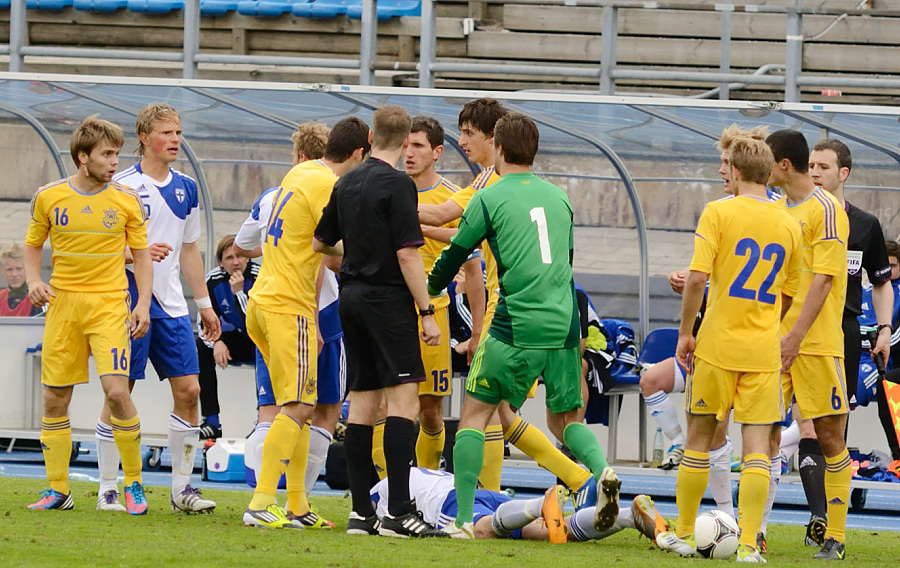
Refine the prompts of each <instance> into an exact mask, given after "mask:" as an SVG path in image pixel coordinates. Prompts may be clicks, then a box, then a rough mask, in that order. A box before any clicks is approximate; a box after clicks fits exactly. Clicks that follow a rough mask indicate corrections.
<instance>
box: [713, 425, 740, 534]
mask: <svg viewBox="0 0 900 568" xmlns="http://www.w3.org/2000/svg"><path fill="white" fill-rule="evenodd" d="M709 492H710V493H712V496H713V499H715V500H716V507H717V508H718V509H719V510H721V511H724V512H726V513H728V514H729V515H731V516H732V517H734V501H733V499H732V497H731V440H729V439H727V438H726V439H725V444H723V445H722V447H721V448H716V449H714V450H710V452H709Z"/></svg>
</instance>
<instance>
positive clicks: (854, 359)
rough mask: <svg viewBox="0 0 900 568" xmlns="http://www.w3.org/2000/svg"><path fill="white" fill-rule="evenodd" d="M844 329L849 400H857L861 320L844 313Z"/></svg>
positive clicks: (845, 369)
mask: <svg viewBox="0 0 900 568" xmlns="http://www.w3.org/2000/svg"><path fill="white" fill-rule="evenodd" d="M841 328H842V329H843V331H844V377H845V378H846V379H847V400H856V386H857V383H858V382H859V357H860V352H861V351H862V345H861V342H862V337H861V335H862V334H861V333H860V332H859V320H857V319H856V317H854V316H852V315H850V316H848V315H847V314H844V317H843V319H842V320H841Z"/></svg>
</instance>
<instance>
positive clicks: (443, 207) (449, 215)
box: [419, 200, 463, 227]
mask: <svg viewBox="0 0 900 568" xmlns="http://www.w3.org/2000/svg"><path fill="white" fill-rule="evenodd" d="M462 214H463V209H462V207H460V206H459V205H457V204H456V203H454V202H453V201H449V200H448V201H445V202H443V203H441V204H440V205H424V204H423V205H419V222H420V223H422V224H423V225H431V226H432V227H440V226H441V225H445V224H447V223H449V222H450V221H455V220H456V219H459V218H460V217H462Z"/></svg>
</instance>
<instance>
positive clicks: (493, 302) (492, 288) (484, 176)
mask: <svg viewBox="0 0 900 568" xmlns="http://www.w3.org/2000/svg"><path fill="white" fill-rule="evenodd" d="M497 181H500V176H499V175H498V174H497V170H496V169H494V166H490V167H487V168H485V169H484V170H482V171H481V173H480V174H478V175H477V176H475V180H474V181H473V182H472V184H471V185H469V186H467V187H466V188H465V189H461V190H459V191H457V192H456V193H455V194H454V195H453V197H451V198H450V199H451V200H452V201H453V202H454V203H456V204H457V205H459V206H460V207H462V209H463V211H465V210H466V207H468V206H469V201H471V200H472V196H474V195H475V192H476V191H478V190H480V189H484V188H485V187H487V186H489V185H491V184H492V183H495V182H497ZM481 251H482V254H483V255H484V265H485V272H486V273H487V274H486V276H487V291H488V301H487V306H485V314H486V315H485V318H484V328H483V329H484V332H485V333H486V332H487V330H488V328H489V327H490V324H491V317H492V315H493V313H494V311H495V310H496V309H497V303H498V301H499V300H500V275H499V274H498V273H497V261H496V259H494V255H493V253H492V252H491V247H481Z"/></svg>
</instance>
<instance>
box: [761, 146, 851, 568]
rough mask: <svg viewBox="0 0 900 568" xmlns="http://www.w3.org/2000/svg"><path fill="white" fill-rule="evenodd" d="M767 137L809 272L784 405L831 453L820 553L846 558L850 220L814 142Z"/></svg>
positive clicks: (787, 346) (777, 432)
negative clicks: (792, 406) (844, 326)
mask: <svg viewBox="0 0 900 568" xmlns="http://www.w3.org/2000/svg"><path fill="white" fill-rule="evenodd" d="M766 142H767V143H768V144H769V146H770V147H771V148H772V153H773V154H774V155H775V167H774V168H773V169H772V177H771V179H770V180H769V183H770V184H771V185H776V186H781V187H782V188H783V189H784V192H785V194H786V196H787V198H786V199H784V200H782V201H781V202H780V203H781V206H782V208H784V209H785V210H786V211H787V212H788V213H789V214H790V215H791V216H792V217H794V218H795V219H797V221H798V222H799V223H800V226H801V228H802V231H803V247H804V259H803V278H802V279H801V281H800V288H799V292H798V295H797V297H796V298H795V301H794V304H793V305H792V306H791V310H790V311H789V312H788V314H787V315H786V316H785V318H784V321H783V322H782V332H783V334H784V337H783V338H782V341H781V359H782V369H783V371H784V374H783V375H782V387H783V390H784V403H785V404H786V405H787V404H789V403H790V401H791V397H793V398H794V399H795V401H796V403H797V408H798V409H799V412H800V416H799V417H797V418H800V419H803V420H812V421H813V427H814V428H815V431H816V436H817V437H818V439H819V444H820V445H821V447H822V453H823V454H824V455H825V497H826V501H827V503H828V505H827V514H828V520H827V526H826V529H825V535H824V538H825V542H824V544H823V545H822V548H821V550H819V552H817V553H816V558H834V559H842V558H843V557H844V540H845V528H846V525H847V505H848V502H849V499H850V479H851V477H852V475H853V474H852V472H851V469H850V456H849V454H848V453H847V446H846V443H845V441H844V428H845V425H846V424H847V412H848V411H849V408H848V404H847V393H846V384H845V380H844V338H843V332H842V331H841V318H842V315H843V310H844V302H845V298H846V290H847V242H848V236H849V232H850V228H849V221H848V219H847V214H846V213H845V212H844V208H843V207H841V204H840V202H839V201H838V200H837V199H835V197H834V196H833V195H831V194H830V193H828V192H827V191H825V190H824V189H822V188H817V187H816V186H815V185H814V184H813V181H812V178H811V177H810V175H809V145H808V144H807V142H806V138H804V136H803V134H801V133H800V132H797V131H795V130H779V131H777V132H773V133H772V134H770V135H769V137H768V138H766ZM780 436H781V429H780V428H775V429H773V432H772V439H771V449H772V450H773V451H777V447H778V441H779V439H780Z"/></svg>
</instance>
